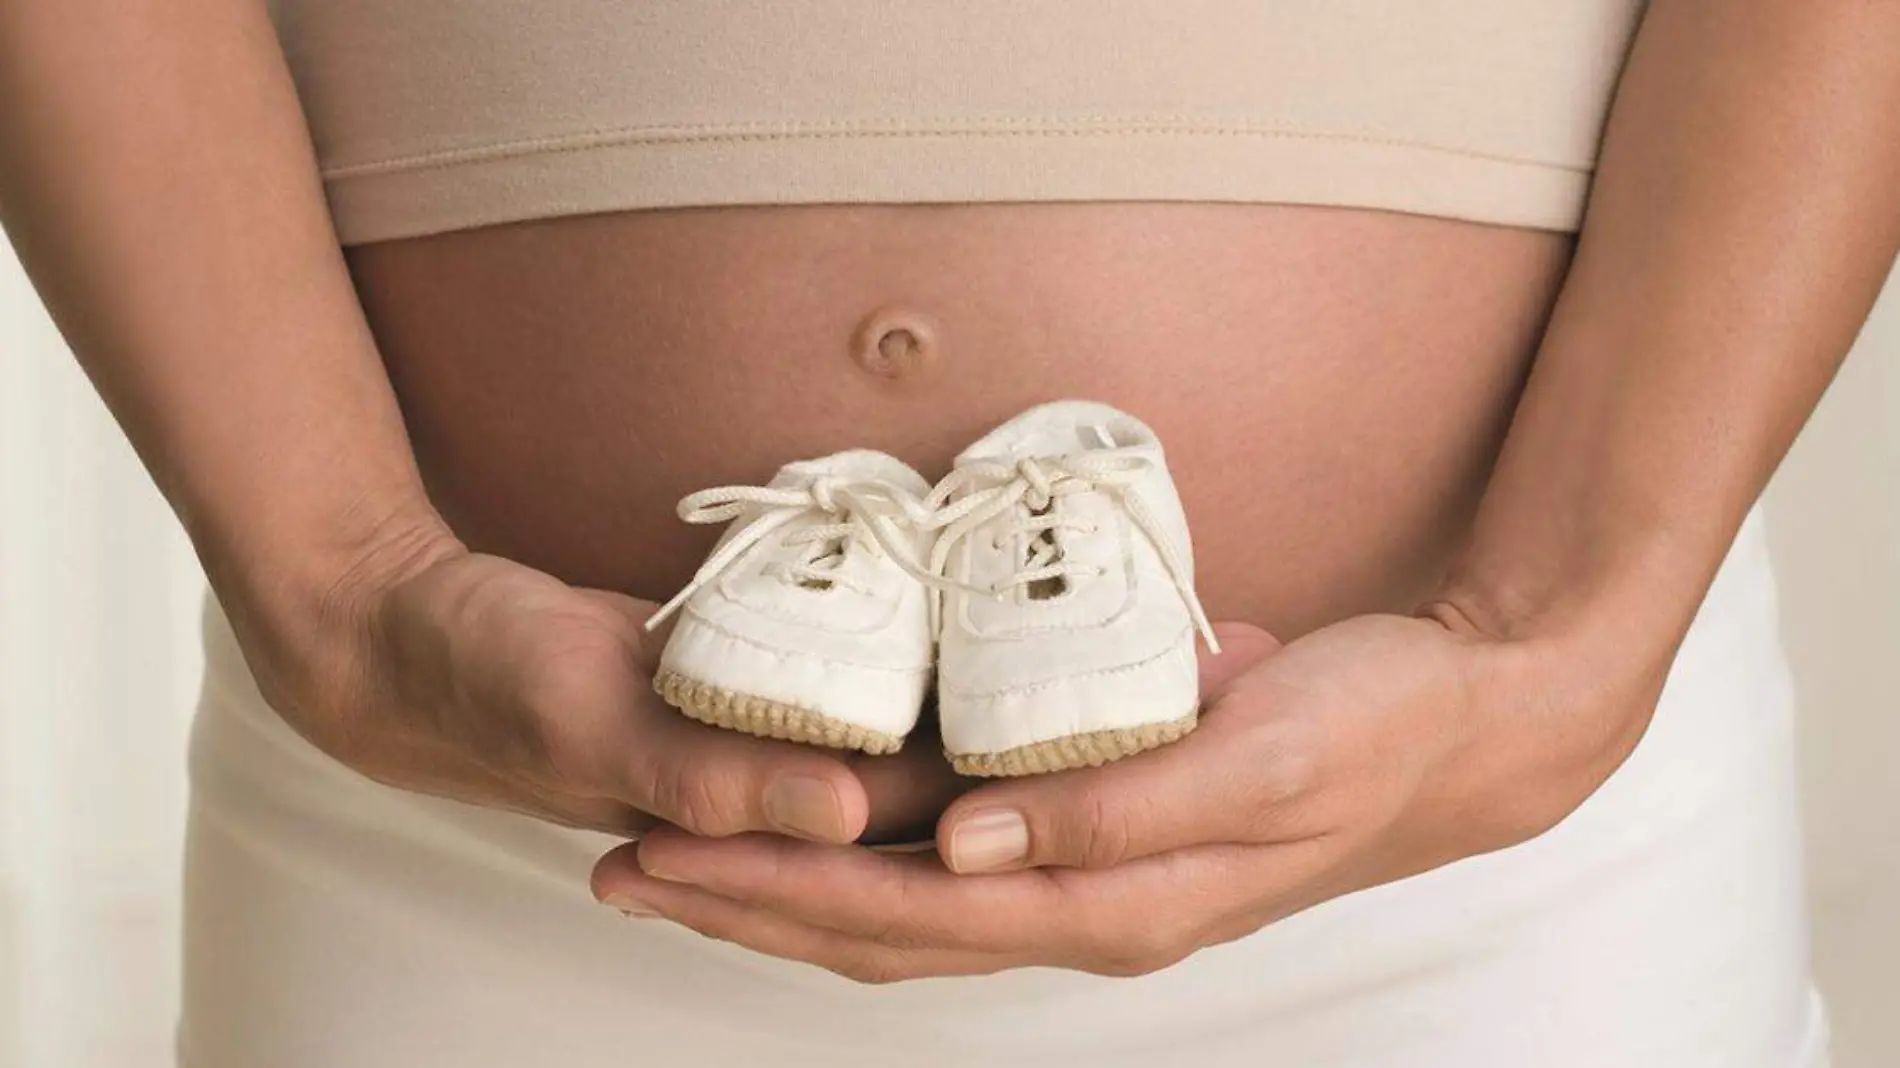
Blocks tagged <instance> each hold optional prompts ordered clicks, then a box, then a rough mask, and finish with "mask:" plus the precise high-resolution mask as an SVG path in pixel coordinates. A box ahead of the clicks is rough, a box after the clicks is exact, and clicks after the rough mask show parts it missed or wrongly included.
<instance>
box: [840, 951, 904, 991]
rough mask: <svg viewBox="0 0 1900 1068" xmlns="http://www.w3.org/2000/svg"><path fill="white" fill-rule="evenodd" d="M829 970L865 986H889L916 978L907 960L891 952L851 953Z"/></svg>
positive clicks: (901, 955)
mask: <svg viewBox="0 0 1900 1068" xmlns="http://www.w3.org/2000/svg"><path fill="white" fill-rule="evenodd" d="M831 970H832V971H834V972H836V973H837V974H839V975H842V976H844V977H845V978H846V979H849V980H851V981H852V982H854V983H862V984H864V985H865V986H889V985H890V984H892V983H901V982H903V981H904V980H906V979H912V978H915V977H916V976H915V973H914V971H913V968H912V966H911V963H910V961H909V959H908V958H907V957H905V956H904V955H903V954H901V953H897V952H893V951H891V950H869V951H862V952H856V953H852V954H850V955H848V956H846V957H845V958H844V959H842V960H840V961H837V962H836V963H834V964H833V965H832V966H831Z"/></svg>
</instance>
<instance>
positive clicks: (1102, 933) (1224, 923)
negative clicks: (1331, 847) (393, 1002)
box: [594, 829, 1279, 974]
mask: <svg viewBox="0 0 1900 1068" xmlns="http://www.w3.org/2000/svg"><path fill="white" fill-rule="evenodd" d="M1272 861H1273V857H1272V851H1271V850H1270V849H1263V848H1262V847H1257V846H1247V847H1240V846H1223V847H1204V848H1200V849H1195V850H1187V851H1182V852H1179V853H1171V854H1167V855H1165V856H1161V857H1151V858H1148V859H1146V860H1141V861H1136V862H1134V863H1131V864H1127V865H1124V866H1122V867H1120V868H1116V869H1114V870H1112V871H1075V870H1051V871H1037V872H1017V873H1012V874H1008V875H997V876H987V877H984V878H969V877H966V876H957V875H952V874H950V873H949V872H946V871H945V870H944V869H943V868H942V867H941V866H940V865H938V864H936V863H935V862H934V861H931V860H929V859H927V858H915V857H906V858H891V857H882V856H878V855H875V854H870V853H867V852H866V851H864V850H861V849H851V848H843V849H840V848H835V847H828V846H814V845H810V844H807V843H800V842H790V841H786V840H785V839H778V838H769V837H764V836H748V837H743V838H734V839H727V840H724V841H717V842H714V841H706V840H703V839H693V838H691V837H689V836H685V835H682V834H680V833H679V832H677V831H670V830H667V829H661V830H658V831H656V832H654V834H653V835H651V836H649V837H648V839H647V840H646V841H644V842H642V843H641V844H640V846H639V847H638V848H637V849H636V848H635V847H631V846H628V847H623V848H621V849H617V850H614V851H613V852H611V853H609V854H608V855H607V856H605V857H603V858H602V859H601V861H600V863H599V864H598V865H597V866H596V868H595V871H594V887H595V893H596V894H597V895H598V896H602V897H605V896H609V895H613V894H617V893H622V892H626V893H631V894H634V895H636V896H638V895H640V894H642V893H644V891H643V890H642V889H641V888H642V887H644V886H646V885H648V884H649V883H650V881H651V880H654V879H658V880H660V881H661V882H666V883H676V884H686V885H690V886H692V887H695V888H697V889H699V890H702V891H705V892H707V893H710V894H713V895H715V896H717V897H719V898H722V899H725V900H729V901H733V902H736V903H738V904H739V905H742V906H745V907H748V908H752V909H756V910H762V911H764V912H768V913H772V914H775V915H778V916H782V917H784V918H786V919H789V920H792V921H795V922H797V923H800V924H803V925H805V926H807V927H812V928H818V929H822V930H829V931H832V932H835V933H838V934H841V935H845V936H849V937H853V938H857V939H860V940H863V941H866V942H870V943H873V944H876V945H880V946H885V947H889V948H894V949H899V950H904V951H909V952H916V953H925V952H931V951H951V952H961V953H976V954H981V955H985V956H990V957H995V958H999V959H1002V960H1006V961H1011V962H1015V963H1023V964H1027V963H1036V964H1050V965H1060V966H1063V967H1071V968H1080V969H1083V970H1088V971H1097V972H1103V973H1107V974H1128V973H1132V972H1141V971H1149V970H1153V969H1154V968H1155V967H1159V966H1161V965H1162V964H1166V963H1172V961H1173V960H1178V959H1179V958H1180V957H1181V956H1184V955H1186V954H1187V953H1188V952H1191V951H1192V950H1193V949H1195V948H1198V947H1199V946H1200V945H1202V944H1204V943H1205V942H1206V941H1207V940H1208V939H1210V938H1211V937H1213V935H1214V934H1215V933H1217V932H1220V931H1224V930H1226V929H1227V927H1229V926H1230V925H1231V924H1232V922H1233V919H1234V917H1235V916H1237V915H1239V914H1241V913H1243V912H1245V911H1247V910H1248V909H1250V908H1253V907H1254V906H1255V904H1256V899H1257V898H1258V896H1259V890H1260V888H1261V886H1262V884H1263V881H1264V880H1266V879H1270V878H1273V877H1275V876H1276V875H1277V874H1279V873H1278V871H1277V866H1276V865H1274V864H1273V863H1272ZM643 868H644V870H643Z"/></svg>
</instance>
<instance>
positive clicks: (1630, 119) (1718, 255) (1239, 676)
mask: <svg viewBox="0 0 1900 1068" xmlns="http://www.w3.org/2000/svg"><path fill="white" fill-rule="evenodd" d="M1896 39H1900V5H1896V4H1891V3H1883V4H1873V3H1793V2H1771V0H1746V2H1733V0H1673V2H1671V0H1662V2H1658V3H1656V4H1653V5H1652V6H1651V8H1650V10H1649V13H1648V16H1647V18H1646V21H1645V24H1644V26H1643V28H1642V31H1641V34H1640V36H1639V40H1638V43H1637V46H1636V50H1635V53H1634V55H1633V57H1632V60H1631V65H1630V68H1629V70H1628V72H1627V74H1626V76H1625V79H1624V82H1623V86H1622V89H1621V93H1620V96H1619V100H1618V102H1617V105H1616V108H1615V111H1614V114H1613V116H1612V119H1611V123H1610V128H1609V132H1608V140H1607V142H1606V148H1605V153H1604V157H1603V160H1602V162H1601V166H1600V171H1599V177H1598V184H1597V189H1596V192H1595V196H1594V200H1593V202H1592V206H1591V211H1590V217H1589V220H1588V222H1587V223H1586V226H1585V229H1584V232H1583V236H1582V242H1581V246H1580V250H1579V255H1578V259H1577V263H1576V264H1575V266H1574V268H1573V270H1572V272H1571V275H1570V278H1569V280H1568V282H1567V284H1566V286H1565V289H1564V293H1563V295H1562V298H1561V299H1560V302H1559V305H1558V308H1557V311H1556V314H1555V317H1554V319H1553V322H1552V324H1551V327H1550V330H1549V333H1548V335H1547V336H1546V338H1545V340H1544V342H1543V345H1542V347H1541V349H1540V351H1539V354H1538V358H1537V363H1536V368H1535V370H1534V372H1533V374H1532V377H1531V380H1530V383H1529V385H1528V388H1527V390H1526V393H1525V396H1524V398H1523V400H1522V401H1521V402H1520V404H1519V406H1518V410H1517V414H1516V417H1515V419H1514V422H1513V424H1512V428H1511V432H1510V436H1509V439H1508V441H1507V443H1506V446H1505V450H1504V454H1503V456H1502V458H1501V460H1500V463H1499V465H1498V469H1497V472H1496V474H1495V475H1494V476H1493V478H1492V480H1491V482H1490V485H1489V487H1488V489H1487V491H1486V495H1485V499H1484V502H1483V505H1482V507H1481V510H1480V514H1479V518H1478V521H1477V523H1476V526H1475V529H1474V531H1473V534H1472V537H1471V539H1470V542H1469V544H1468V546H1467V548H1466V549H1465V551H1464V553H1463V554H1462V557H1461V561H1460V563H1459V565H1458V566H1457V567H1456V568H1455V570H1454V572H1453V574H1452V576H1451V578H1450V579H1449V580H1448V581H1447V584H1446V586H1445V588H1444V589H1443V591H1442V592H1441V594H1440V595H1439V596H1438V597H1437V598H1435V599H1434V600H1433V601H1432V602H1431V603H1429V604H1428V605H1427V606H1426V607H1425V608H1424V609H1422V610H1421V611H1420V612H1419V613H1418V614H1417V615H1416V616H1413V617H1410V618H1407V617H1398V616H1381V615H1367V616H1361V617H1358V618H1354V619H1349V620H1346V621H1344V622H1341V623H1338V624H1336V625H1333V626H1330V627H1326V628H1322V629H1321V630H1318V631H1316V632H1314V633H1312V634H1308V635H1306V636H1304V637H1302V638H1300V639H1298V640H1296V641H1294V642H1292V643H1291V644H1289V645H1287V646H1286V647H1285V648H1284V649H1280V650H1278V651H1268V650H1271V646H1272V642H1271V639H1269V638H1267V637H1265V636H1264V635H1260V634H1250V635H1248V636H1247V640H1246V646H1247V647H1248V651H1247V652H1235V653H1229V654H1227V656H1232V657H1235V663H1232V664H1227V663H1221V664H1219V665H1218V666H1215V665H1208V666H1207V668H1206V670H1207V671H1208V673H1209V676H1210V677H1209V679H1208V681H1209V683H1210V690H1211V696H1210V698H1209V704H1208V707H1207V710H1206V715H1207V720H1208V722H1207V725H1206V726H1204V727H1203V728H1202V730H1201V731H1199V732H1197V733H1196V734H1195V735H1193V736H1190V738H1189V739H1187V740H1186V741H1185V742H1183V743H1181V744H1179V745H1176V746H1173V747H1170V748H1168V749H1164V750H1160V751H1158V752H1157V753H1154V754H1150V755H1148V756H1146V757H1144V758H1142V759H1140V760H1136V761H1131V762H1129V763H1127V764H1125V765H1120V766H1111V767H1109V768H1106V769H1100V770H1094V771H1080V772H1072V773H1066V774H1063V775H1060V776H1054V777H1049V778H1046V779H1041V780H1036V781H1030V782H1015V783H1004V784H997V785H993V786H986V787H983V788H981V789H978V790H976V791H973V792H971V793H969V794H967V795H965V796H964V797H962V798H960V799H959V800H958V801H957V802H956V803H955V804H954V805H953V806H952V807H951V809H950V810H949V812H947V813H946V814H945V815H944V817H943V819H942V820H941V822H940V823H939V828H938V836H937V841H938V843H939V847H940V848H942V849H944V850H945V852H946V858H945V859H946V861H947V864H945V865H933V864H932V863H931V862H930V861H929V860H928V859H927V858H917V857H883V856H877V855H873V854H869V853H865V852H862V851H854V850H850V849H842V848H838V847H828V846H821V845H811V844H799V843H790V842H786V841H783V840H779V839H768V838H760V837H756V836H746V837H741V838H737V839H733V840H730V841H724V842H714V841H705V840H697V839H692V838H689V837H687V836H684V835H681V834H678V833H674V832H659V833H655V834H654V835H652V836H651V837H649V838H648V839H647V840H646V841H645V842H643V843H641V844H639V845H637V846H629V847H626V848H623V849H621V850H619V851H617V852H616V853H615V854H613V855H610V856H609V857H608V858H606V860H604V861H603V862H602V864H601V865H600V866H599V867H598V869H597V870H596V872H595V887H596V891H597V892H598V893H600V894H601V895H602V896H603V897H604V898H605V899H607V900H609V901H610V902H611V903H615V904H617V905H618V906H620V907H622V908H623V909H627V910H628V911H629V912H632V913H634V914H641V913H648V914H657V915H660V916H664V917H667V918H669V919H672V920H675V921H677V922H680V923H684V924H686V925H687V926H689V927H692V928H694V929H695V930H698V931H701V932H703V933H705V934H708V935H711V936H712V937H715V938H722V939H727V940H731V941H734V942H738V943H739V944H742V945H747V946H751V947H753V948H755V949H759V950H761V951H763V952H767V953H773V954H776V955H779V956H784V957H791V958H795V959H799V960H806V961H811V962H813V963H816V964H819V965H821V966H823V967H826V968H830V969H832V970H834V971H837V972H840V973H842V974H844V975H848V976H853V977H856V978H859V979H863V980H866V981H872V982H885V981H891V980H896V979H904V978H912V977H918V976H930V975H947V974H968V973H983V972H991V971H996V970H1000V969H1005V968H1012V967H1022V966H1029V965H1049V966H1056V967H1065V968H1074V969H1080V970H1085V971H1091V972H1098V973H1102V974H1109V975H1129V974H1140V973H1144V972H1148V971H1152V970H1154V969H1157V968H1160V967H1164V966H1166V965H1168V964H1170V963H1173V962H1174V961H1177V960H1180V959H1181V958H1183V957H1185V956H1187V955H1188V954H1190V953H1192V952H1194V951H1195V950H1196V949H1198V948H1201V947H1202V946H1206V945H1210V944H1213V943H1217V942H1220V941H1224V940H1228V939H1231V938H1234V937H1238V936H1240V935H1243V934H1245V933H1247V932H1249V931H1252V930H1255V929H1257V928H1258V927H1260V926H1261V925H1263V924H1265V923H1269V922H1271V921H1272V920H1274V919H1276V918H1278V917H1281V916H1285V915H1287V914H1289V913H1291V912H1295V911H1298V910H1300V909H1303V908H1306V907H1310V906H1311V905H1313V904H1315V903H1317V902H1319V901H1323V900H1326V899H1328V898H1331V897H1335V896H1337V895H1339V894H1342V893H1346V892H1349V891H1352V890H1355V889H1359V888H1362V887H1369V886H1374V885H1377V884H1380V883H1384V882H1389V881H1391V880H1394V879H1398V878H1402V877H1404V876H1406V875H1409V874H1413V873H1415V872H1418V871H1421V870H1425V869H1427V868H1431V867H1434V866H1437V865H1439V864H1443V863H1446V862H1448V861H1450V860H1453V859H1456V858H1458V857H1464V856H1470V855H1473V854H1476V853H1481V852H1485V851H1487V850H1492V849H1498V848H1502V847H1505V846H1508V845H1511V844H1514V843H1516V842H1519V841H1522V840H1524V839H1525V838H1527V837H1529V836H1531V835H1534V834H1536V833H1538V832H1539V831H1541V830H1543V829H1545V828H1547V827H1549V826H1552V825H1554V824H1555V823H1557V822H1558V821H1560V820H1561V819H1562V818H1563V817H1564V816H1565V815H1567V814H1568V813H1569V812H1570V811H1571V810H1573V809H1574V808H1575V807H1576V806H1577V805H1578V804H1579V803H1581V802H1582V800H1583V799H1584V798H1585V797H1587V796H1588V795H1589V794H1590V793H1591V792H1592V791H1593V790H1594V789H1595V788H1596V787H1597V786H1598V785H1599V784H1600V783H1601V782H1602V781H1603V780H1604V778H1606V777H1607V776H1608V774H1609V773H1610V771H1612V770H1613V769H1614V768H1615V767H1616V766H1617V765H1618V764H1619V763H1621V761H1622V760H1623V758H1624V757H1625V756H1627V754H1628V753H1629V751H1630V750H1631V748H1633V747H1634V745H1635V743H1636V741H1637V740H1638V739H1639V738H1640V736H1641V734H1642V732H1643V729H1644V727H1645V725H1646V724H1647V721H1648V717H1649V715H1650V714H1651V712H1652V711H1653V709H1654V705H1655V700H1656V697H1657V695H1658V693H1659V691H1660V688H1661V684H1662V679H1663V676H1664V673H1665V671H1666V669H1667V664H1668V661H1669V657H1670V655H1671V653H1672V651H1673V649H1674V647H1675V645H1676V643H1677V642H1678V641H1679V640H1680V638H1681V635H1682V634H1683V632H1684V631H1685V630H1686V628H1687V626H1688V623H1689V620H1690V618H1691V617H1692V616H1693V613H1694V609H1695V606H1696V604H1697V603H1698V602H1699V599H1700V595H1701V593H1702V591H1703V590H1705V589H1706V587H1707V584H1708V582H1709V581H1710V579H1711V578H1712V576H1713V573H1714V570H1715V568H1716V566H1717V564H1718V563H1719V561H1720V558H1721V556H1722V553H1723V548H1724V546H1725V545H1726V544H1727V542H1728V540H1729V539H1730V538H1731V537H1732V536H1733V534H1734V531H1735V529H1736V527H1737V526H1738V524H1739V522H1740V520H1741V518H1742V516H1743V515H1744V514H1745V512H1746V510H1747V508H1748V506H1749V504H1750V503H1751V502H1752V501H1753V500H1754V499H1755V497H1756V496H1757V495H1758V493H1759V492H1760V490H1761V488H1762V486H1763V484H1764V483H1765V482H1766V480H1767V477H1768V475H1769V473H1770V472H1771V471H1772V469H1773V467H1774V465H1775V464H1776V463H1777V462H1778V461H1779V459H1780V457H1781V456H1782V455H1783V453H1784V452H1785V450H1786V448H1787V446H1788V444H1789V443H1790V441H1791V440H1792V437H1793V435H1794V433H1795V431H1796V430H1797V429H1798V427H1799V426H1800V424H1801V422H1802V421H1803V420H1804V419H1805V417H1806V416H1807V414H1808V413H1809V411H1810V410H1811V408H1812V405H1813V403H1814V401H1815V399H1816V398H1817V397H1818V395H1819V393H1820V392H1821V390H1822V389H1823V387H1824V386H1825V383H1826V382H1827V380H1828V378H1829V377H1830V375H1831V374H1832V372H1833V370H1834V369H1835V367H1836V366H1837V365H1838V361H1839V359H1840V357H1841V355H1842V354H1843V353H1844V352H1845V351H1846V349H1847V347H1848V345H1849V344H1850V343H1851V341H1852V339H1853V336H1854V334H1855V332H1856V331H1857V330H1858V328H1859V326H1860V323H1861V321H1862V318H1863V317H1864V315H1865V313H1866V309H1867V307H1868V305H1869V304H1870V303H1871V301H1872V299H1873V297H1874V295H1875V294H1876V293H1877V292H1878V288H1879V285H1880V282H1881V280H1882V278H1883V276H1884V275H1885V273H1886V271H1887V270H1888V268H1889V266H1890V265H1891V263H1892V260H1893V256H1894V249H1895V244H1896V240H1897V239H1900V190H1897V189H1895V188H1894V187H1893V184H1892V181H1891V177H1892V175H1894V174H1896V173H1900V141H1896V139H1895V138H1894V137H1893V136H1892V117H1893V116H1894V115H1896V114H1900V62H1896V61H1895V60H1894V58H1893V57H1892V54H1891V48H1890V47H1889V46H1888V45H1887V42H1891V41H1893V40H1896ZM1227 640H1228V641H1229V642H1230V643H1231V644H1233V645H1235V646H1241V645H1242V633H1240V632H1236V633H1234V634H1233V635H1232V636H1231V637H1230V638H1228V639H1227ZM1262 654H1264V655H1262ZM1250 655H1251V656H1257V659H1251V661H1249V660H1248V659H1247V658H1248V657H1249V656H1250ZM1222 660H1223V661H1224V660H1226V657H1223V658H1222ZM998 813H1016V814H1018V815H1019V817H1020V819H1021V820H1022V821H1023V825H1024V827H1025V830H1026V832H1027V834H1026V837H1025V838H1024V839H1023V847H1024V848H1023V851H1022V853H1021V855H1019V856H1017V857H1015V858H1013V859H1011V860H1008V861H1005V862H1003V863H1001V864H998V863H997V862H996V858H995V857H994V856H990V857H986V858H982V859H983V860H984V861H985V864H986V867H985V873H984V874H967V872H969V871H970V869H971V868H972V867H973V865H972V864H971V863H969V861H970V860H971V859H973V858H970V857H968V856H960V855H959V843H960V841H962V840H963V832H964V831H965V830H966V829H967V828H971V827H972V826H973V823H972V821H974V820H977V819H979V818H985V819H986V821H987V822H989V823H990V824H991V825H994V823H995V821H997V820H998V819H999V817H998V816H997V814H998ZM1001 818H1003V819H1005V820H1006V819H1007V817H1001ZM999 869H1000V870H999ZM959 872H965V873H966V874H959Z"/></svg>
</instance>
